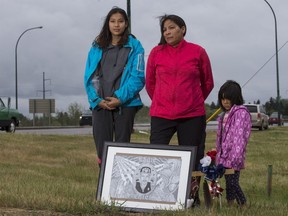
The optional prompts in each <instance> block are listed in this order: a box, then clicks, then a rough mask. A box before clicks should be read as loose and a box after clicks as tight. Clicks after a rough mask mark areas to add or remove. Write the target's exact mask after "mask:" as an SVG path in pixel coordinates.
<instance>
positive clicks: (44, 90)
mask: <svg viewBox="0 0 288 216" xmlns="http://www.w3.org/2000/svg"><path fill="white" fill-rule="evenodd" d="M48 80H49V81H50V84H51V79H45V72H43V90H42V91H41V90H38V91H37V92H42V93H43V100H44V99H45V93H46V92H51V90H46V89H45V82H46V81H48Z"/></svg>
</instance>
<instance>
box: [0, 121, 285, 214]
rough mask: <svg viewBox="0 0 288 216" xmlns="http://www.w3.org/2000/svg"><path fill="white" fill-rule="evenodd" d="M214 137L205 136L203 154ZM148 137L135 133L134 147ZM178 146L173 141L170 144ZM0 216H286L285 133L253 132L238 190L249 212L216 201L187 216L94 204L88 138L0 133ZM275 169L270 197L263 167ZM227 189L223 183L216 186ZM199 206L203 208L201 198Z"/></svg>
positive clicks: (93, 158)
mask: <svg viewBox="0 0 288 216" xmlns="http://www.w3.org/2000/svg"><path fill="white" fill-rule="evenodd" d="M215 136H216V134H215V132H208V133H207V140H206V150H210V149H211V148H213V147H214V143H215ZM148 140H149V136H148V135H146V134H140V133H137V132H136V133H134V134H133V137H132V142H137V143H147V142H148ZM173 144H176V139H175V138H174V139H173ZM0 149H1V150H0V215H20V216H21V215H115V216H116V215H168V216H169V215H179V216H181V215H235V216H236V215H261V216H262V215H267V216H268V215H269V216H272V215H287V212H288V204H287V201H288V192H287V186H288V178H287V177H288V159H287V158H288V157H287V155H288V127H273V128H270V129H269V130H267V131H258V130H253V131H252V134H251V138H250V142H249V145H248V149H247V160H246V169H245V170H243V171H242V172H241V177H240V182H241V186H242V188H243V190H244V192H245V194H246V196H247V200H248V207H246V208H245V209H238V208H237V207H236V206H235V207H233V208H228V206H227V205H226V202H225V193H224V196H223V199H222V200H223V205H222V208H220V207H219V205H218V204H217V200H214V205H213V207H212V208H211V209H210V210H207V209H205V207H204V205H201V206H200V208H197V209H188V210H185V211H163V212H157V213H156V212H152V213H134V214H133V213H128V212H123V211H121V210H119V209H118V208H116V207H109V206H105V205H102V204H100V203H98V202H97V201H95V193H96V186H97V179H98V171H99V170H98V165H97V161H96V153H95V146H94V142H93V139H92V137H91V136H90V135H89V136H78V135H77V136H76V135H75V136H67V135H28V134H27V135H24V134H17V133H15V134H7V133H3V132H1V133H0ZM268 165H272V166H273V176H272V193H271V196H270V197H268V194H267V173H268V171H267V167H268ZM220 184H221V186H222V187H225V184H224V179H221V180H220ZM200 195H201V201H202V204H203V197H202V193H201V194H200Z"/></svg>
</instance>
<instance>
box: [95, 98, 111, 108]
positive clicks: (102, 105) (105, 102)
mask: <svg viewBox="0 0 288 216" xmlns="http://www.w3.org/2000/svg"><path fill="white" fill-rule="evenodd" d="M98 106H99V107H101V108H102V109H104V110H112V109H111V108H110V107H109V106H108V104H107V101H106V100H102V101H101V102H100V103H99V104H98Z"/></svg>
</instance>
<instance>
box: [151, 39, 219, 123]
mask: <svg viewBox="0 0 288 216" xmlns="http://www.w3.org/2000/svg"><path fill="white" fill-rule="evenodd" d="M213 87H214V82H213V75H212V69H211V65H210V60H209V57H208V55H207V53H206V51H205V50H204V49H203V48H202V47H201V46H199V45H197V44H193V43H188V42H186V41H185V40H182V41H181V42H180V44H179V45H178V46H177V47H172V46H170V45H168V44H165V45H159V46H156V47H154V48H153V49H152V51H151V53H150V55H149V58H148V62H147V70H146V90H147V92H148V95H149V96H150V98H151V100H152V104H151V107H150V115H151V116H155V117H161V118H166V119H171V120H174V119H178V118H189V117H196V116H202V115H205V106H204V101H205V99H206V98H207V97H208V95H209V93H210V92H211V91H212V89H213Z"/></svg>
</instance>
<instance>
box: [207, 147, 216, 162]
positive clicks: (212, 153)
mask: <svg viewBox="0 0 288 216" xmlns="http://www.w3.org/2000/svg"><path fill="white" fill-rule="evenodd" d="M216 154H217V151H216V150H215V149H213V150H211V151H208V152H207V153H206V155H207V156H209V157H211V160H212V161H213V162H214V161H215V158H216Z"/></svg>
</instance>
